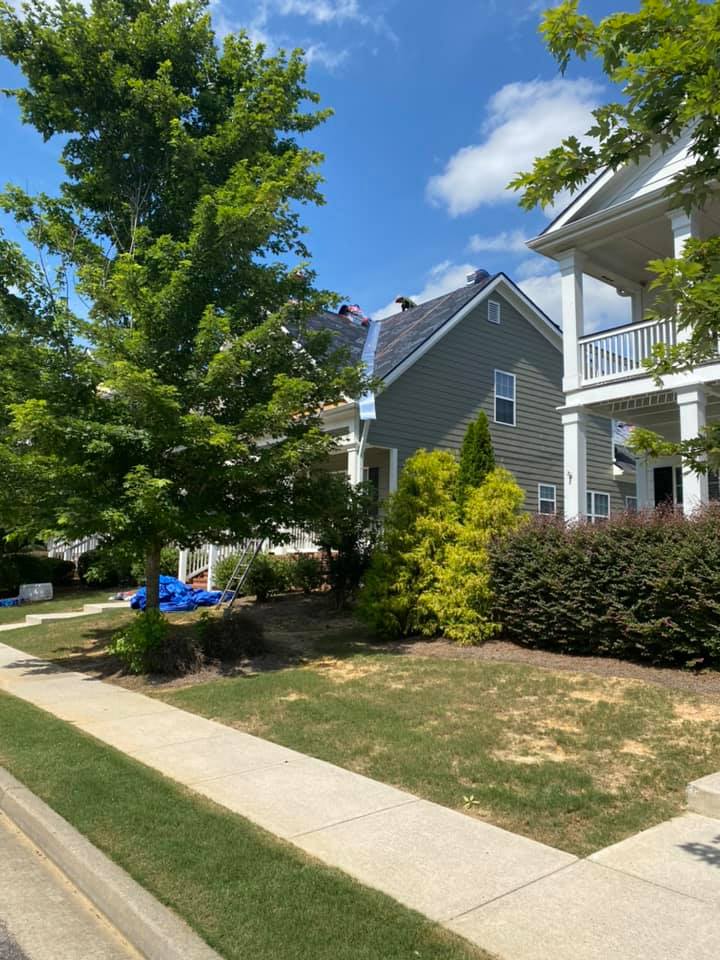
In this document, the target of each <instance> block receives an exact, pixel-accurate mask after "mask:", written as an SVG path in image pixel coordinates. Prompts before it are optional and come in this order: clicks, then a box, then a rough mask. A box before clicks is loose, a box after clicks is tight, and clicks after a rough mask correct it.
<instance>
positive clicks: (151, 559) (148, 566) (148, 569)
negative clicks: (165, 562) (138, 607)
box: [145, 543, 161, 610]
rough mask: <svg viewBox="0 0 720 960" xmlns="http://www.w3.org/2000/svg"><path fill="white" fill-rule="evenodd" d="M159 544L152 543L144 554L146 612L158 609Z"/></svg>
mask: <svg viewBox="0 0 720 960" xmlns="http://www.w3.org/2000/svg"><path fill="white" fill-rule="evenodd" d="M160 549H161V548H160V544H159V543H153V544H151V545H150V546H149V547H148V550H147V553H146V554H145V591H146V594H145V595H146V598H147V600H146V603H145V609H146V610H159V609H160Z"/></svg>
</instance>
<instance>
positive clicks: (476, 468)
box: [458, 410, 495, 503]
mask: <svg viewBox="0 0 720 960" xmlns="http://www.w3.org/2000/svg"><path fill="white" fill-rule="evenodd" d="M494 466H495V453H494V452H493V445H492V437H491V436H490V425H489V423H488V418H487V415H486V413H485V411H484V410H481V411H480V413H479V414H478V415H477V419H476V420H473V421H472V422H471V423H469V424H468V428H467V430H466V431H465V436H464V438H463V442H462V446H461V448H460V470H459V473H458V499H459V500H460V502H461V503H462V502H463V501H464V500H465V498H466V496H467V492H468V489H469V488H474V487H479V486H480V484H481V483H482V482H483V481H484V480H485V478H486V477H487V475H488V474H489V473H490V471H491V470H492V469H493V468H494Z"/></svg>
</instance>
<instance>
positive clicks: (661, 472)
mask: <svg viewBox="0 0 720 960" xmlns="http://www.w3.org/2000/svg"><path fill="white" fill-rule="evenodd" d="M674 474H675V471H674V470H673V468H672V467H655V469H654V470H653V479H654V482H655V483H654V486H655V506H656V507H660V506H668V504H669V505H670V506H672V505H673V504H674V503H675V492H674V489H673V488H674V486H675V476H674Z"/></svg>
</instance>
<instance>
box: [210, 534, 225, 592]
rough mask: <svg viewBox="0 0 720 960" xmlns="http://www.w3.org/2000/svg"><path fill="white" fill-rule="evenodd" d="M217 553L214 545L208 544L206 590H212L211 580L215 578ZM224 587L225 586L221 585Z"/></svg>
mask: <svg viewBox="0 0 720 960" xmlns="http://www.w3.org/2000/svg"><path fill="white" fill-rule="evenodd" d="M217 553H218V548H217V545H216V544H214V543H211V544H210V547H209V548H208V568H207V588H208V590H212V589H213V578H214V577H215V567H216V565H217ZM223 587H225V584H223Z"/></svg>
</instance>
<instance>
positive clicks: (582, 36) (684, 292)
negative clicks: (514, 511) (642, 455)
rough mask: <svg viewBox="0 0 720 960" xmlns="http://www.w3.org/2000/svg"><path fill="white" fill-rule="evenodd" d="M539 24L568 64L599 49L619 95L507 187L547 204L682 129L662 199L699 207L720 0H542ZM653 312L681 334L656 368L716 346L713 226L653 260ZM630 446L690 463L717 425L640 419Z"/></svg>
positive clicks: (708, 152)
mask: <svg viewBox="0 0 720 960" xmlns="http://www.w3.org/2000/svg"><path fill="white" fill-rule="evenodd" d="M541 32H542V35H543V37H544V39H545V42H546V44H547V47H548V49H549V51H550V53H551V54H552V55H553V57H554V58H555V60H556V61H557V62H558V64H559V66H560V69H561V70H562V71H563V72H564V71H565V70H566V69H567V67H568V65H569V64H570V62H571V61H572V60H573V58H575V59H579V60H586V59H588V58H594V59H596V60H597V61H599V63H600V65H601V67H602V69H603V71H604V73H605V75H606V77H607V78H608V80H609V81H610V82H611V83H612V84H613V85H614V86H615V87H616V88H617V90H618V93H619V95H620V96H619V98H618V99H617V100H612V101H610V102H608V103H605V104H603V105H601V106H600V107H598V108H597V109H595V110H594V111H593V117H594V123H593V124H592V126H591V127H590V128H589V129H588V130H587V138H589V139H587V138H585V139H583V140H580V139H579V138H578V137H574V136H570V137H567V138H566V139H564V140H563V141H562V142H561V143H560V144H559V145H558V146H557V147H554V148H553V149H552V150H550V151H549V152H548V153H547V154H546V155H545V156H543V157H538V158H537V159H536V160H535V162H534V164H533V168H532V170H530V171H526V172H524V173H520V174H518V175H517V176H516V177H515V179H514V180H513V181H512V182H511V184H510V187H511V188H513V189H515V190H519V191H521V194H522V196H521V200H520V203H521V205H522V206H523V207H525V208H527V209H530V208H532V207H535V206H537V205H548V204H550V203H551V202H552V201H553V200H555V198H556V197H557V196H558V195H559V194H560V192H561V191H564V190H570V191H571V192H572V191H575V190H577V189H579V188H580V187H581V186H583V185H584V184H585V183H586V182H587V181H588V179H589V178H591V177H593V176H594V175H595V174H597V173H599V172H600V171H602V170H604V169H606V168H607V169H610V170H616V169H618V168H620V167H622V166H624V165H626V164H631V163H637V162H638V161H640V160H641V159H642V158H643V157H645V156H647V155H648V154H649V153H650V152H651V150H652V149H654V148H660V149H665V148H667V147H669V146H670V145H671V144H672V143H674V142H676V141H677V140H678V139H679V138H680V137H681V136H683V135H689V138H690V145H689V157H690V162H689V163H688V165H687V166H686V167H685V168H684V169H683V170H682V171H681V172H679V173H678V174H677V176H676V177H675V178H674V180H673V181H672V182H671V183H670V184H669V186H668V188H667V193H668V197H669V199H670V200H671V201H672V202H673V203H674V204H675V205H676V206H677V207H682V208H684V209H686V210H688V211H691V210H693V209H695V210H697V209H700V208H701V207H702V206H703V205H704V204H705V203H706V202H707V201H708V200H709V199H710V197H711V196H712V195H713V194H714V193H715V191H716V190H717V183H718V180H719V179H720V70H718V63H717V47H718V43H719V42H720V3H717V2H711V3H707V2H703V0H642V2H641V4H640V7H639V9H638V10H637V11H634V12H631V13H615V14H612V15H610V16H608V17H604V18H602V19H601V20H598V21H594V20H593V19H592V18H591V17H589V16H587V15H585V14H582V13H580V12H579V10H578V0H564V2H562V3H560V4H559V5H558V6H556V7H552V8H550V9H549V10H548V11H546V13H545V15H544V17H543V20H542V25H541ZM648 266H649V269H650V270H651V272H653V273H654V275H655V276H654V280H653V281H652V287H653V288H654V289H655V291H656V295H657V300H656V303H657V306H656V307H655V308H654V309H653V311H652V312H650V313H649V314H648V316H649V317H650V318H653V317H667V316H675V317H676V318H677V323H678V325H679V327H680V328H681V329H685V330H686V331H687V332H688V338H687V339H686V340H685V341H684V342H683V343H680V344H678V345H677V346H667V345H663V344H659V345H658V346H657V347H656V348H655V352H654V356H653V358H652V361H651V362H650V363H649V367H650V369H651V371H652V372H653V373H654V374H655V376H656V377H657V378H662V376H663V375H666V374H668V373H671V372H674V371H679V370H686V369H688V368H690V367H692V366H695V365H696V364H697V363H700V362H703V361H705V360H708V359H709V358H710V357H711V356H714V355H715V354H716V352H717V343H718V338H719V337H720V270H719V267H720V238H718V237H704V238H703V239H693V240H691V241H689V242H688V243H687V245H686V247H685V250H684V253H683V256H682V257H681V258H679V259H676V258H673V257H668V258H665V259H662V260H653V261H651V262H650V263H649V264H648ZM633 445H634V447H635V449H637V450H639V451H642V452H646V453H651V454H658V453H668V452H673V453H677V452H680V453H682V454H683V456H684V457H685V458H686V459H687V461H688V462H689V463H690V464H691V465H693V466H694V467H695V468H697V469H701V470H703V469H707V466H708V465H710V466H718V464H720V427H716V426H710V427H708V428H707V429H706V431H705V432H704V433H703V435H702V436H701V437H698V438H695V439H693V440H692V441H690V442H688V443H685V444H668V443H665V442H663V441H661V440H660V439H659V438H658V437H656V436H655V435H652V434H650V433H649V432H648V431H646V430H637V431H635V432H634V435H633Z"/></svg>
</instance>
